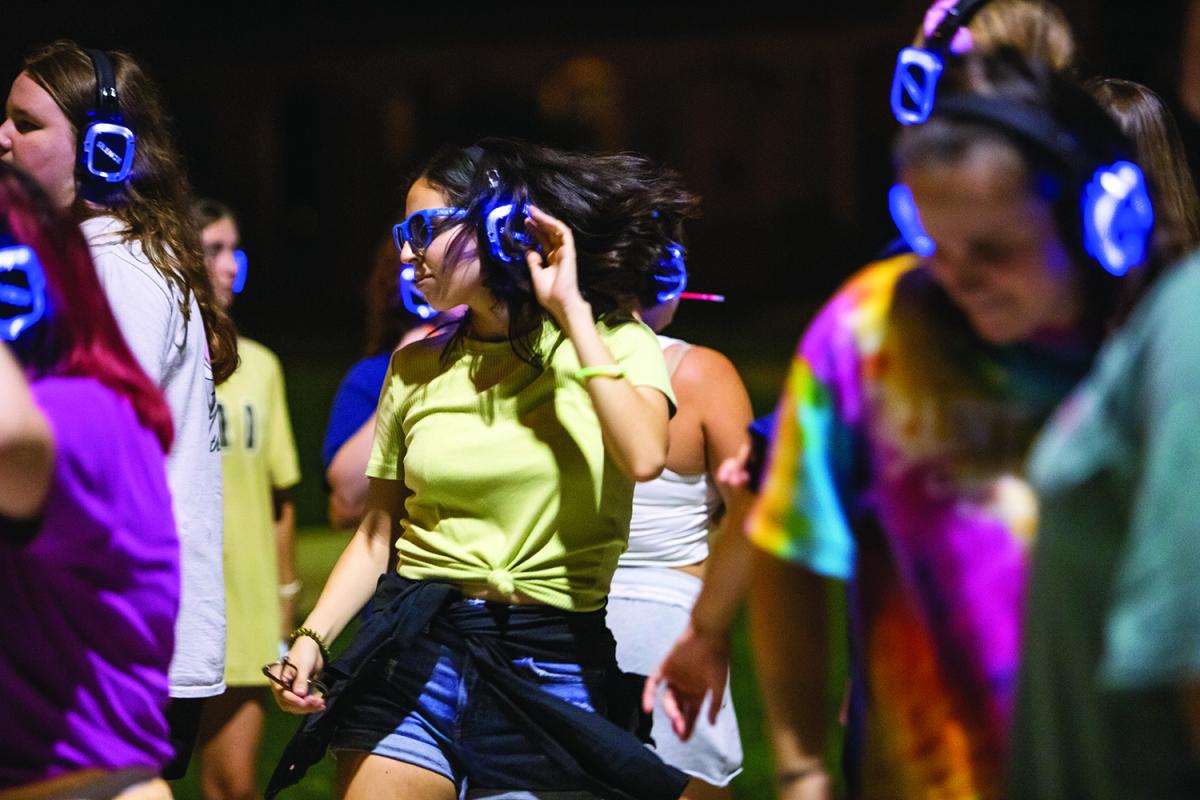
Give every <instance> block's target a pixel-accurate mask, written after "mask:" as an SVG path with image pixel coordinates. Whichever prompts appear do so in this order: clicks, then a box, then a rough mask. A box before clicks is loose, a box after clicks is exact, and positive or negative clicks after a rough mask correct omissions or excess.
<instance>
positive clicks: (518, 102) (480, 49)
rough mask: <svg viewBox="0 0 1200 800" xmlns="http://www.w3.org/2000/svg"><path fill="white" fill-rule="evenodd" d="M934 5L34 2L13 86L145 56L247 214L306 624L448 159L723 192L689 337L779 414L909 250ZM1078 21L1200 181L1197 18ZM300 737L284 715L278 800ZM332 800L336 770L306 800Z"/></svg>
mask: <svg viewBox="0 0 1200 800" xmlns="http://www.w3.org/2000/svg"><path fill="white" fill-rule="evenodd" d="M1198 1H1200V0H1198ZM927 3H928V0H891V1H890V2H882V1H874V2H873V1H871V0H866V1H865V2H855V3H851V2H845V1H844V0H843V2H840V3H830V4H815V3H813V4H810V3H792V4H790V5H789V6H788V8H789V10H787V11H781V10H773V9H769V8H768V7H767V6H766V5H765V4H751V3H746V2H741V3H737V2H729V1H728V0H727V1H726V2H721V3H719V4H718V5H715V6H705V7H701V6H699V5H696V4H682V3H680V4H676V3H655V4H649V3H644V4H642V5H640V6H635V5H632V4H626V3H621V2H602V3H589V4H583V3H561V4H560V5H558V6H556V7H549V6H545V5H541V4H529V3H526V4H515V3H490V4H486V5H483V4H467V3H442V4H433V3H429V2H407V3H394V2H393V3H387V4H385V5H383V7H382V8H379V7H375V8H373V10H370V11H367V10H364V9H365V7H359V6H356V5H355V4H352V3H345V2H343V3H334V2H327V3H323V4H320V5H318V4H315V3H292V4H289V5H286V6H285V5H283V4H270V5H262V6H260V5H258V4H252V3H245V2H244V3H242V4H241V5H231V4H214V3H188V4H166V3H162V4H157V5H153V6H151V5H148V4H147V5H139V4H131V3H120V2H114V0H108V2H107V3H100V2H93V3H90V4H88V5H82V4H63V3H41V4H36V5H35V4H33V3H30V2H28V1H27V0H26V2H9V3H8V4H6V5H5V6H4V7H3V11H5V12H7V13H4V14H3V15H0V20H2V22H0V87H2V88H3V91H4V92H5V93H7V87H8V85H9V84H10V83H11V80H12V79H13V78H14V77H15V76H16V74H17V72H18V71H19V69H20V63H21V56H22V54H23V53H24V52H25V51H26V50H28V49H29V48H30V47H31V46H32V45H35V44H39V43H44V42H47V41H49V40H52V39H55V38H59V37H64V36H65V37H70V38H74V39H76V40H78V41H80V42H81V43H83V44H85V45H86V46H92V47H103V48H107V49H118V48H119V49H125V50H128V51H130V52H132V53H133V54H134V55H135V56H136V57H137V58H138V59H139V61H140V62H141V63H142V65H143V66H144V67H146V68H147V69H148V71H150V73H151V74H152V75H154V76H155V77H156V78H157V79H158V82H159V84H160V86H161V88H162V90H163V94H164V97H165V99H166V102H167V106H168V109H169V111H170V112H171V114H172V115H173V117H174V120H175V123H176V125H175V127H176V132H177V135H178V140H179V144H180V147H181V150H182V152H183V153H184V155H185V157H186V161H187V165H188V169H189V174H190V176H191V180H192V183H193V185H194V187H195V189H196V190H197V192H198V193H200V194H203V195H207V196H210V197H214V198H216V199H219V200H222V201H224V202H226V203H228V204H229V205H231V206H233V208H234V209H236V210H237V211H238V212H239V214H240V217H241V229H242V238H243V244H244V247H245V249H246V251H247V252H248V254H249V257H250V274H249V281H248V283H247V288H246V291H245V293H244V294H243V295H241V296H240V297H239V299H238V300H237V303H236V305H235V308H234V317H235V319H236V320H237V322H238V325H239V328H240V329H241V330H242V331H243V332H244V333H246V334H247V335H250V336H252V337H254V338H257V339H259V340H260V341H262V342H263V343H264V344H266V345H267V346H268V347H270V348H272V349H273V350H275V351H276V352H277V353H278V354H279V356H280V358H281V360H282V362H283V365H284V370H285V373H286V375H287V381H288V400H289V405H290V408H291V412H292V417H293V422H294V427H295V429H296V439H297V444H298V446H299V450H300V457H301V468H302V470H303V472H304V476H305V479H304V482H303V483H302V484H301V486H300V487H299V489H298V491H297V494H296V498H297V511H298V520H299V523H300V525H301V526H303V527H302V529H301V536H300V537H299V538H298V543H297V549H298V559H297V561H298V569H299V570H300V574H301V576H302V577H303V578H304V580H305V583H306V587H305V590H304V591H303V592H302V594H301V596H300V598H299V607H300V611H301V618H302V616H303V613H304V611H305V610H306V609H307V608H311V605H312V603H313V602H314V601H315V599H316V593H317V592H318V591H319V590H320V587H321V585H322V583H323V582H324V578H325V575H326V574H327V572H328V568H329V566H330V565H331V564H332V561H333V559H334V558H336V556H337V554H338V553H339V552H340V550H341V548H342V547H343V546H344V541H345V539H344V536H343V535H342V534H340V533H333V532H330V531H327V530H322V529H321V528H320V527H319V526H321V525H322V524H323V523H324V520H325V495H324V492H323V490H322V486H321V481H320V476H321V473H322V467H321V461H320V442H321V438H322V436H323V432H324V427H325V422H326V418H327V416H328V411H329V404H330V402H331V400H332V397H333V392H334V390H335V388H336V386H337V383H338V381H339V380H340V378H341V376H342V375H343V374H344V372H345V370H346V368H347V367H348V366H349V365H350V364H351V363H352V362H353V361H354V360H356V359H357V358H359V357H360V356H361V355H362V354H363V352H362V351H363V346H364V328H363V317H364V310H363V309H364V304H363V300H362V285H363V282H364V279H365V277H366V275H367V272H368V270H369V269H370V267H371V264H372V261H373V259H374V257H375V256H374V254H375V251H376V249H377V248H378V247H379V246H380V244H381V242H383V241H385V240H386V241H390V228H391V224H392V223H394V222H395V221H397V219H398V212H397V210H398V209H399V208H401V207H402V206H403V197H404V192H405V190H406V188H407V186H406V184H407V180H408V178H409V177H410V176H411V175H412V173H413V171H414V170H415V169H417V168H418V166H419V165H420V164H421V163H422V161H423V160H424V159H425V158H426V157H428V156H429V155H430V154H432V152H433V151H434V150H436V149H437V148H438V147H439V146H441V145H444V144H459V145H466V144H469V143H471V142H472V141H473V140H474V139H476V138H478V137H481V136H485V135H500V136H519V137H525V138H530V139H534V140H539V141H543V142H545V143H549V144H556V145H560V146H569V147H577V148H585V149H605V150H612V149H631V150H638V151H642V152H644V153H647V154H649V155H651V156H653V157H654V158H656V159H658V160H660V161H663V162H665V163H667V164H669V165H671V166H673V167H675V168H676V169H678V170H679V171H681V172H682V173H683V174H684V176H685V177H686V178H687V180H688V182H689V184H690V185H691V187H692V188H693V189H694V190H696V191H697V192H699V193H700V194H701V195H703V197H704V204H703V218H702V219H699V220H697V221H696V222H695V223H693V224H691V226H690V228H689V230H688V244H689V256H688V262H689V267H690V269H691V273H692V279H691V288H693V289H695V290H697V291H712V292H722V293H725V294H726V295H728V298H729V301H728V302H727V303H726V304H724V305H720V306H716V305H712V304H707V303H695V304H690V305H689V304H685V306H684V308H682V309H681V311H680V314H679V319H678V321H677V323H676V324H675V326H674V327H673V328H672V329H671V331H670V332H671V333H672V334H673V335H676V336H680V337H682V338H686V339H689V340H691V341H695V342H698V343H701V344H706V345H710V346H714V347H717V348H718V349H720V350H722V351H723V352H725V353H726V354H727V355H729V356H730V357H731V358H732V359H733V361H734V363H735V364H736V365H737V366H738V369H739V371H740V372H741V374H742V376H743V378H744V379H745V381H746V384H747V386H748V388H749V389H750V393H751V396H752V399H753V400H754V405H755V410H756V411H757V412H758V413H760V414H761V413H765V412H766V411H768V410H769V409H770V407H771V405H772V404H773V402H774V400H775V397H776V395H777V393H778V390H779V385H780V382H781V380H782V378H783V375H784V370H785V368H786V365H787V361H788V358H789V356H790V353H791V350H792V348H793V347H794V345H795V342H796V339H797V337H798V336H799V335H800V333H801V331H802V330H803V327H804V324H805V323H806V321H807V319H808V317H809V316H810V315H811V313H812V312H813V310H814V309H815V308H816V306H817V304H818V303H819V302H820V301H821V300H822V298H823V297H825V296H826V295H828V294H829V292H831V291H832V290H833V289H834V288H835V287H836V285H837V284H838V283H839V282H840V281H841V280H843V279H844V278H845V277H847V276H848V275H849V274H850V273H851V272H852V271H853V270H854V269H855V268H856V267H857V266H859V265H861V264H863V263H864V262H866V261H868V260H870V259H871V257H872V256H873V254H875V253H877V252H878V250H879V248H880V247H881V246H882V245H884V244H885V243H886V242H887V241H888V240H890V239H891V238H892V237H893V236H894V230H893V229H892V227H891V224H890V222H889V221H888V219H887V211H886V205H885V202H884V197H885V193H886V189H887V187H888V186H889V184H890V168H889V163H888V143H889V140H890V138H891V137H892V135H893V134H894V132H895V130H896V128H897V124H896V123H895V121H894V120H893V119H892V117H891V114H890V111H889V108H888V102H887V93H888V88H889V84H890V80H891V71H892V65H893V63H894V60H895V55H896V51H897V50H898V49H899V48H901V47H902V46H904V45H905V44H907V43H908V41H909V40H910V39H911V38H912V35H913V32H914V31H915V29H916V26H917V23H918V21H919V20H920V18H921V16H922V14H923V12H924V9H925V6H926V5H927ZM1059 5H1060V6H1061V7H1062V8H1063V9H1064V11H1065V13H1066V14H1067V16H1068V18H1069V19H1070V21H1071V23H1072V25H1073V26H1074V28H1075V32H1076V37H1077V41H1078V43H1079V49H1080V53H1079V59H1078V62H1079V69H1080V72H1081V73H1082V74H1084V75H1093V74H1105V75H1111V76H1117V77H1123V78H1129V79H1133V80H1137V81H1140V82H1142V83H1146V84H1148V85H1149V86H1151V87H1152V88H1154V89H1155V90H1156V91H1158V92H1159V93H1160V94H1161V95H1163V97H1164V98H1165V99H1167V101H1168V102H1169V103H1170V104H1171V105H1172V106H1173V107H1174V108H1175V109H1176V111H1177V114H1178V115H1179V121H1180V125H1181V127H1182V128H1183V131H1184V135H1185V139H1186V141H1187V142H1188V146H1189V148H1190V152H1191V162H1192V164H1196V163H1200V161H1198V159H1197V155H1198V153H1200V147H1198V146H1197V145H1198V144H1200V130H1198V128H1197V126H1196V124H1195V123H1194V122H1192V121H1191V120H1190V119H1187V118H1186V117H1184V116H1183V115H1182V114H1179V112H1178V109H1179V103H1178V100H1179V98H1178V94H1179V90H1178V86H1179V53H1180V38H1181V32H1182V30H1183V20H1184V16H1185V10H1186V8H1187V2H1186V0H1143V1H1142V2H1138V3H1132V2H1115V1H1114V0H1062V2H1060V3H1059ZM1197 105H1198V106H1200V103H1198V104H1197ZM803 624H804V621H803V619H802V618H800V619H798V620H797V627H798V630H799V629H800V628H801V627H802V626H803ZM352 630H353V629H351V632H350V633H347V634H344V635H343V640H342V641H343V643H344V642H345V640H346V638H347V637H348V636H350V635H351V634H352ZM335 649H337V645H336V644H335ZM733 652H734V656H733V670H732V688H733V693H734V698H735V703H736V705H737V707H738V709H739V717H741V724H742V734H743V743H744V746H745V749H746V759H745V772H744V773H743V774H742V775H741V776H740V777H739V778H738V779H737V780H736V781H735V782H734V784H733V790H734V795H735V797H736V798H738V800H749V799H750V798H753V799H754V800H765V799H766V798H769V797H771V796H773V788H772V787H773V780H772V777H771V775H772V767H771V765H770V759H769V755H768V752H767V746H766V741H765V735H764V733H763V731H762V730H761V725H762V717H763V713H764V712H763V707H762V703H761V700H760V699H759V695H758V693H757V690H756V688H755V685H754V677H753V669H750V668H749V667H750V663H749V662H750V656H749V654H748V643H747V634H746V630H745V626H744V625H741V624H739V625H738V626H736V627H735V631H734V638H733ZM838 696H839V697H840V690H838ZM837 699H838V698H837V697H834V698H833V700H834V701H836V700H837ZM294 726H295V720H294V718H289V717H286V716H285V715H283V714H282V713H281V712H278V711H276V710H274V708H273V707H272V708H271V709H270V710H269V712H268V723H267V732H266V735H265V739H264V745H263V748H262V751H261V752H260V757H259V780H260V787H261V786H262V785H264V782H265V779H266V776H267V774H268V773H269V771H270V769H271V768H272V767H273V766H274V764H275V762H276V761H277V759H278V757H279V754H280V752H281V750H282V747H283V744H284V742H285V741H286V740H287V738H288V737H289V735H290V733H291V731H292V730H293V728H294ZM196 772H197V770H196V769H194V768H193V769H192V770H191V774H190V775H189V777H188V779H187V780H186V781H184V782H182V783H180V784H177V785H176V786H175V787H174V790H175V792H176V797H178V798H180V800H191V799H192V798H198V797H199V796H200V792H199V787H198V785H197V781H196ZM333 792H334V789H333V767H332V764H331V762H330V761H329V760H328V759H326V760H325V761H324V762H322V764H321V765H319V767H318V768H317V769H315V770H314V771H313V772H312V773H310V775H309V776H308V778H307V779H306V780H305V781H304V782H303V783H302V784H300V786H298V787H296V788H295V789H293V790H290V791H289V792H288V793H287V794H286V797H288V798H291V800H317V798H326V797H330V796H332V795H333Z"/></svg>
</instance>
